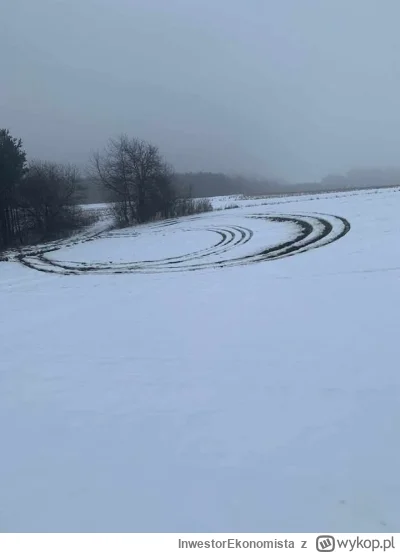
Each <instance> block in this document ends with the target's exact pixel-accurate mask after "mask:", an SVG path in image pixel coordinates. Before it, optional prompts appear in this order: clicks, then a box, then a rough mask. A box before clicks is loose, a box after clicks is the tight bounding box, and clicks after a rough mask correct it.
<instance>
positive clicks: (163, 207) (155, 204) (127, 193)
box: [92, 135, 174, 225]
mask: <svg viewBox="0 0 400 553" xmlns="http://www.w3.org/2000/svg"><path fill="white" fill-rule="evenodd" d="M92 165H93V169H94V173H95V175H96V177H97V179H98V180H99V181H100V182H101V184H102V185H103V186H104V187H105V188H106V189H107V190H108V191H109V192H110V196H111V197H110V199H111V200H112V201H115V202H116V203H118V210H119V213H120V217H121V219H122V222H123V223H124V224H126V225H129V224H132V223H143V222H145V221H148V220H150V219H152V218H154V217H156V216H157V215H161V216H164V217H167V216H168V213H169V210H170V208H171V206H172V204H173V202H174V190H173V170H172V168H171V167H170V166H169V165H168V164H167V163H166V162H165V160H164V159H163V157H162V156H161V154H160V152H159V150H158V148H157V147H156V146H154V145H153V144H150V143H148V142H145V141H143V140H139V139H137V138H132V139H130V138H128V137H127V136H126V135H121V136H120V137H119V138H117V139H111V140H110V141H109V142H108V144H107V146H106V148H105V149H104V151H102V152H97V153H96V154H94V155H93V158H92Z"/></svg>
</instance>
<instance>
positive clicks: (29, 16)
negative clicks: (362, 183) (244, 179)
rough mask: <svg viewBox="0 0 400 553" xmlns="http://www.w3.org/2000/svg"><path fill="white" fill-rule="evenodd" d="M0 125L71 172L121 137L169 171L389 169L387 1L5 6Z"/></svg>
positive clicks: (278, 173)
mask: <svg viewBox="0 0 400 553" xmlns="http://www.w3.org/2000/svg"><path fill="white" fill-rule="evenodd" d="M2 4H3V5H2V8H1V13H2V17H1V21H0V30H1V32H0V48H1V51H3V52H6V55H4V56H2V62H1V77H2V83H3V86H2V87H1V89H0V122H1V125H0V126H1V127H8V128H10V130H11V131H12V132H13V134H14V135H16V136H22V137H24V142H25V146H26V148H27V150H28V151H29V152H30V155H31V156H33V157H39V158H46V159H49V158H50V159H51V160H54V161H62V162H65V161H68V162H73V163H78V164H81V165H85V164H86V162H87V158H88V154H89V153H90V151H92V150H93V149H97V148H98V147H101V146H102V145H103V143H104V141H105V140H107V139H108V137H109V136H114V135H115V134H119V133H121V132H127V133H128V134H131V135H135V136H139V137H141V138H143V139H146V140H150V141H152V142H155V143H156V144H158V145H159V146H160V149H161V151H162V152H163V153H164V154H165V156H166V157H167V158H168V159H169V160H170V162H171V163H172V164H173V165H174V166H175V167H176V170H177V171H200V170H201V171H214V172H228V173H232V172H233V173H235V172H236V173H242V174H246V175H261V176H268V177H278V178H282V179H286V180H288V181H290V182H302V181H315V180H320V179H321V178H322V177H324V176H325V175H328V174H330V173H339V174H342V173H346V172H347V171H348V170H349V169H352V168H358V167H371V166H374V167H375V166H376V167H387V166H398V165H399V162H398V157H399V147H398V136H399V128H400V110H399V105H398V98H399V97H400V68H399V58H398V52H399V48H400V35H399V33H398V21H399V17H400V5H399V3H398V1H397V0H385V2H378V1H377V0H352V1H351V2H349V1H348V0H327V1H324V2H321V0H302V1H301V2H300V1H299V0H285V1H281V0H248V1H247V2H243V1H242V0H218V2H215V1H214V0H201V1H200V0H191V1H190V2H189V1H187V0H170V1H169V2H165V0H135V1H134V2H132V1H131V0H113V1H111V0H84V1H82V0H69V1H68V2H67V1H54V0H35V2H32V1H31V0H13V1H12V2H3V3H2Z"/></svg>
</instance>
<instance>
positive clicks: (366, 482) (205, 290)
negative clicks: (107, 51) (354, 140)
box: [0, 189, 400, 532]
mask: <svg viewBox="0 0 400 553" xmlns="http://www.w3.org/2000/svg"><path fill="white" fill-rule="evenodd" d="M399 191H400V190H399V189H392V190H381V191H371V190H370V191H366V192H350V193H340V194H326V195H321V194H320V195H316V196H301V197H299V196H293V197H286V198H275V199H271V200H269V201H268V200H266V199H261V200H251V199H250V200H240V199H234V200H233V199H232V198H225V199H223V198H222V199H221V198H218V199H216V200H215V203H216V207H219V208H223V207H225V206H226V205H228V204H230V203H237V204H238V205H239V206H240V207H239V208H236V209H229V210H225V209H221V210H219V211H215V212H213V213H209V214H205V215H202V216H197V217H189V218H186V219H180V220H178V221H166V222H161V223H157V224H151V225H145V226H141V227H137V228H135V229H124V230H123V231H110V230H109V229H108V221H107V219H106V218H105V219H103V220H102V221H100V222H99V223H97V224H96V226H95V228H93V229H90V230H88V231H87V232H85V233H84V234H82V235H80V236H77V237H75V238H74V239H69V240H65V241H61V242H58V243H55V244H51V245H47V246H46V247H45V248H44V247H42V248H31V249H27V250H25V251H23V252H21V253H20V254H17V253H15V252H14V253H12V254H10V255H9V261H8V262H1V263H0V305H1V313H2V314H1V318H0V341H1V363H0V436H1V450H0V531H3V532H203V531H204V532H205V531H207V532H287V531H292V532H399V531H400V502H399V497H400V478H399V472H400V468H399V467H400V445H399V435H400V338H399V337H400V293H399V290H400V258H399V253H400V193H399ZM97 208H98V206H97V207H96V209H97Z"/></svg>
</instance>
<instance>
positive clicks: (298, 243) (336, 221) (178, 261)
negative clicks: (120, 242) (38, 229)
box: [17, 213, 350, 275]
mask: <svg viewBox="0 0 400 553" xmlns="http://www.w3.org/2000/svg"><path fill="white" fill-rule="evenodd" d="M244 217H245V218H246V219H250V220H251V219H259V220H265V221H271V222H274V223H280V224H284V225H286V226H290V228H291V229H292V233H291V236H290V238H288V239H287V240H286V241H284V242H280V243H278V244H275V245H273V246H269V247H268V248H265V249H262V250H261V251H257V252H253V253H247V254H245V255H240V247H241V246H243V245H245V244H247V243H248V242H250V241H251V238H252V237H253V230H252V229H250V228H248V227H243V226H237V225H234V226H222V225H221V226H205V227H204V228H201V227H199V228H190V227H188V228H176V225H178V223H179V221H178V220H170V221H165V222H161V223H155V224H153V225H150V226H148V227H147V228H146V229H145V232H149V231H150V232H159V231H160V230H161V229H163V230H165V231H166V232H168V231H169V228H171V229H172V230H171V232H172V231H173V232H177V231H180V232H196V231H199V230H200V231H207V232H211V233H213V234H215V235H216V237H217V240H216V241H215V243H214V244H213V245H211V246H209V247H207V248H203V249H200V250H197V251H194V252H192V253H187V254H183V255H179V256H175V257H165V258H162V259H149V260H141V261H132V262H113V261H108V262H77V261H60V260H57V259H53V258H49V257H48V256H47V254H49V253H52V252H55V251H57V250H60V249H63V248H68V247H72V246H75V245H78V244H82V243H85V242H89V241H93V240H96V239H99V238H102V239H103V238H120V237H125V238H126V237H129V238H134V237H135V236H137V235H138V232H137V230H136V229H132V231H130V232H129V231H124V232H120V231H110V230H104V231H101V232H97V233H95V234H90V233H87V234H86V235H83V236H82V235H81V236H80V237H78V238H75V239H70V240H65V241H58V242H56V243H52V244H49V245H48V246H47V247H41V248H32V249H30V250H25V251H24V252H23V253H20V254H19V255H18V256H17V260H18V261H19V262H20V263H22V264H23V265H25V266H27V267H29V268H31V269H35V270H38V271H42V272H46V273H52V274H61V275H80V274H93V273H96V274H129V273H141V274H151V273H164V272H180V271H196V270H202V269H213V268H224V267H236V266H242V265H250V264H253V263H261V262H266V261H273V260H277V259H283V258H285V257H290V256H293V255H298V254H300V253H305V252H307V251H310V250H312V249H315V248H320V247H322V246H326V245H328V244H331V243H333V242H335V241H337V240H339V239H340V238H342V237H343V236H345V235H346V234H347V233H348V232H349V230H350V223H349V222H348V221H347V220H346V219H344V218H343V217H339V216H335V215H329V214H318V213H315V214H293V215H287V214H282V215H281V214H265V213H264V214H263V213H261V214H253V215H246V216H244ZM185 222H187V221H185ZM181 224H183V223H181ZM235 253H236V254H237V255H236V256H235V255H234V254H235ZM226 254H229V255H228V256H227V258H224V259H213V257H215V256H220V255H226Z"/></svg>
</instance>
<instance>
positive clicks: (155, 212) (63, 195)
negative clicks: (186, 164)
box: [0, 129, 212, 250]
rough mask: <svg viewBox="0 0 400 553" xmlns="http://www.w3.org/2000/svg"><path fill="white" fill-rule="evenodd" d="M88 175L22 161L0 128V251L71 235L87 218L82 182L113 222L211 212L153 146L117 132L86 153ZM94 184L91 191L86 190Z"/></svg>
mask: <svg viewBox="0 0 400 553" xmlns="http://www.w3.org/2000/svg"><path fill="white" fill-rule="evenodd" d="M90 174H91V176H90V177H89V179H86V181H85V179H83V178H82V175H81V174H80V172H79V170H78V169H77V168H76V167H75V166H74V165H68V164H60V163H52V162H47V161H37V160H36V161H30V162H28V161H27V154H26V152H25V150H24V148H23V144H22V141H21V139H17V138H14V137H13V136H11V134H10V132H9V131H8V130H7V129H0V249H3V250H4V249H6V248H10V247H13V246H18V245H23V244H28V243H34V242H41V241H44V240H48V239H52V238H55V237H60V236H63V235H65V234H68V233H71V232H73V231H75V230H77V229H79V228H81V227H82V226H84V225H87V224H89V223H90V222H92V221H93V215H92V214H91V212H90V211H89V210H83V209H82V207H81V204H82V203H84V202H85V201H87V193H88V186H87V183H88V182H90V183H91V187H92V189H94V188H95V189H96V190H97V191H98V194H99V196H101V198H102V200H103V201H108V202H110V203H111V206H112V213H113V216H114V222H115V225H116V226H128V225H133V224H139V223H144V222H146V221H150V220H154V219H159V218H167V217H179V216H183V215H191V214H193V213H199V212H203V211H210V210H211V209H212V205H211V202H210V201H209V200H207V199H203V200H195V199H193V198H192V197H191V195H190V189H189V187H188V186H180V185H179V186H178V185H177V181H176V178H175V174H174V171H173V168H172V167H171V166H170V165H169V164H168V163H167V162H166V161H165V160H164V159H163V157H162V156H161V154H160V152H159V150H158V148H157V147H156V146H154V145H153V144H150V143H148V142H144V141H142V140H139V139H136V138H132V139H130V138H128V137H127V136H121V137H119V138H118V139H115V140H110V141H109V142H108V144H107V146H106V148H105V149H104V150H103V151H101V152H97V153H96V154H94V155H93V157H92V159H91V162H90ZM93 187H94V188H93Z"/></svg>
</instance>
